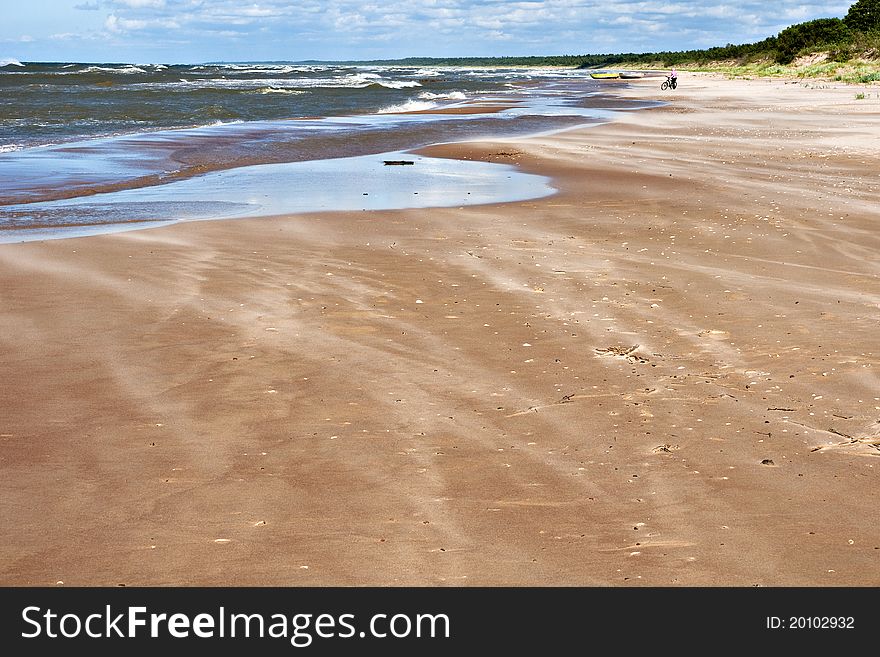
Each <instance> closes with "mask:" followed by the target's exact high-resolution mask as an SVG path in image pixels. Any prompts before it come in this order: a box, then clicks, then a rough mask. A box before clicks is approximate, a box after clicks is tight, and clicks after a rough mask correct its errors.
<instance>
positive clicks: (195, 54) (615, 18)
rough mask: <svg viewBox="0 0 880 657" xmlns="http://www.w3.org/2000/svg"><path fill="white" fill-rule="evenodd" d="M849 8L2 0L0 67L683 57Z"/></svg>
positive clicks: (683, 1)
mask: <svg viewBox="0 0 880 657" xmlns="http://www.w3.org/2000/svg"><path fill="white" fill-rule="evenodd" d="M853 1H854V0H849V1H847V0H844V1H842V2H839V1H835V0H831V1H828V2H797V1H795V0H773V1H772V2H770V1H768V0H760V1H753V0H739V1H738V2H718V1H713V0H523V1H508V0H480V1H477V0H302V1H301V2H290V1H288V0H256V1H254V2H251V1H249V0H24V1H22V0H0V3H2V5H3V6H4V7H3V11H2V15H3V18H2V20H0V61H2V60H4V59H7V58H14V59H18V60H21V61H28V60H29V61H88V62H98V61H102V62H133V63H192V62H203V61H212V60H226V61H254V60H302V59H331V60H332V59H376V58H400V57H409V56H431V57H448V56H494V55H545V54H551V55H556V54H560V55H561V54H586V53H607V52H647V51H657V50H686V49H690V48H704V47H709V46H716V45H725V44H727V43H746V42H750V41H757V40H760V39H763V38H765V37H767V36H771V35H774V34H777V33H778V32H779V31H780V30H781V29H783V28H785V27H787V26H788V25H791V24H793V23H799V22H802V21H806V20H811V19H814V18H825V17H832V16H838V17H842V16H844V15H845V14H846V12H847V10H848V9H849V7H850V5H851V4H852V2H853Z"/></svg>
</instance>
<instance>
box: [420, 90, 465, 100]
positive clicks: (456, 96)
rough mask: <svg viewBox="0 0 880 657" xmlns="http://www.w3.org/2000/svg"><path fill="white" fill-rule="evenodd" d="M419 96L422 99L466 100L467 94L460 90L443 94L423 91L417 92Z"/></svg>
mask: <svg viewBox="0 0 880 657" xmlns="http://www.w3.org/2000/svg"><path fill="white" fill-rule="evenodd" d="M419 98H421V99H422V100H467V96H466V95H465V94H464V92H462V91H450V92H449V93H445V94H438V93H434V92H433V91H423V92H422V93H420V94H419Z"/></svg>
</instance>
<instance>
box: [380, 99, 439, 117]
mask: <svg viewBox="0 0 880 657" xmlns="http://www.w3.org/2000/svg"><path fill="white" fill-rule="evenodd" d="M435 107H437V103H432V102H430V101H426V100H415V99H413V98H410V99H409V100H408V101H406V102H405V103H401V104H400V105H389V106H388V107H383V108H382V109H380V110H379V111H378V112H376V113H377V114H400V113H401V112H424V111H425V110H430V109H434V108H435Z"/></svg>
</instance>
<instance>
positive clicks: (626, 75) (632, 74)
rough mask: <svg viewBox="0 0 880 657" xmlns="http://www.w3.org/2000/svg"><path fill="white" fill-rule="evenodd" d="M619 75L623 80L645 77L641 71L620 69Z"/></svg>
mask: <svg viewBox="0 0 880 657" xmlns="http://www.w3.org/2000/svg"><path fill="white" fill-rule="evenodd" d="M620 77H621V79H623V80H638V79H639V78H643V77H645V74H644V73H642V72H641V71H621V72H620Z"/></svg>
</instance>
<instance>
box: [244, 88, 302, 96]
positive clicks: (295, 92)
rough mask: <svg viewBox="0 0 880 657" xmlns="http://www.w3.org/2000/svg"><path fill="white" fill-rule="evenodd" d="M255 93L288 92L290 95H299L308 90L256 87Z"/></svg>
mask: <svg viewBox="0 0 880 657" xmlns="http://www.w3.org/2000/svg"><path fill="white" fill-rule="evenodd" d="M256 93H258V94H289V95H291V96H301V95H303V94H307V93H309V92H308V91H303V90H302V89H281V88H280V87H262V88H260V89H257V91H256Z"/></svg>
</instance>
